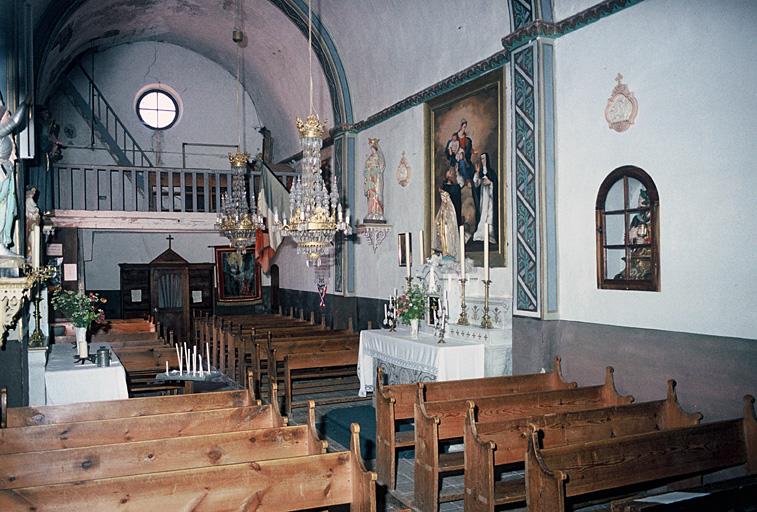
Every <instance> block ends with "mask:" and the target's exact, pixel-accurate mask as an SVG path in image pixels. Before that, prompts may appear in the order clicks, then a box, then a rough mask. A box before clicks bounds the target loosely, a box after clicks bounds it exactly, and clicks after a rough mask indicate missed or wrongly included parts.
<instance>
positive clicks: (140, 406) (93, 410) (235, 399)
mask: <svg viewBox="0 0 757 512" xmlns="http://www.w3.org/2000/svg"><path fill="white" fill-rule="evenodd" d="M250 380H252V379H250ZM1 393H2V395H3V399H2V400H0V402H1V403H2V411H1V414H0V416H1V417H2V418H3V421H2V422H1V423H2V424H3V425H4V426H5V427H25V426H31V425H51V424H57V423H70V422H78V421H98V420H106V419H113V418H132V417H137V416H150V415H154V414H165V413H175V412H190V411H207V410H213V409H225V408H229V407H243V406H251V405H257V404H258V400H257V399H256V397H255V394H254V391H253V390H252V388H251V387H248V388H247V389H246V390H235V391H218V392H214V393H202V394H194V395H177V396H160V397H147V398H129V399H126V400H108V401H102V402H83V403H75V404H68V405H41V406H33V407H13V408H7V406H6V404H7V401H6V400H7V399H6V398H5V396H6V393H5V390H2V392H1Z"/></svg>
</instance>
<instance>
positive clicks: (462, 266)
mask: <svg viewBox="0 0 757 512" xmlns="http://www.w3.org/2000/svg"><path fill="white" fill-rule="evenodd" d="M460 279H465V226H460Z"/></svg>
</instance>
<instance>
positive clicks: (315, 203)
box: [273, 0, 352, 266]
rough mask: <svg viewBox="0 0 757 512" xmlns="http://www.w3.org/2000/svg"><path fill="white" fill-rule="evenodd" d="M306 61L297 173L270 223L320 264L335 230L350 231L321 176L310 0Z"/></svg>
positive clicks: (334, 190) (321, 131)
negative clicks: (305, 111)
mask: <svg viewBox="0 0 757 512" xmlns="http://www.w3.org/2000/svg"><path fill="white" fill-rule="evenodd" d="M308 52H309V53H308V63H309V71H310V75H309V78H310V115H308V117H307V119H306V120H305V121H303V120H302V119H300V118H299V117H298V118H297V130H298V131H299V132H300V144H301V145H302V159H301V160H300V175H299V176H298V177H297V179H296V180H295V182H294V184H293V185H292V190H291V191H290V192H289V217H287V216H286V214H285V213H284V215H283V216H282V217H279V212H278V210H275V211H274V218H273V224H274V225H275V226H276V227H277V228H278V229H280V230H281V234H282V235H283V236H289V237H291V238H292V240H293V241H294V242H295V243H296V244H297V254H302V255H304V256H305V257H306V264H307V265H308V266H309V265H310V264H311V263H314V264H316V265H320V264H321V258H322V257H324V256H325V255H326V254H328V252H329V248H331V247H332V246H333V241H334V236H335V235H336V233H337V232H341V233H343V234H344V235H350V234H352V228H351V227H350V211H349V209H346V210H343V208H342V204H341V203H340V201H339V192H338V186H337V181H336V176H332V178H331V191H329V190H328V188H327V187H326V184H325V183H324V181H323V176H322V175H321V145H322V144H323V134H324V132H325V129H326V127H325V124H324V123H322V122H321V121H320V120H319V119H318V115H317V114H316V113H315V112H314V110H313V24H312V14H311V5H310V0H308Z"/></svg>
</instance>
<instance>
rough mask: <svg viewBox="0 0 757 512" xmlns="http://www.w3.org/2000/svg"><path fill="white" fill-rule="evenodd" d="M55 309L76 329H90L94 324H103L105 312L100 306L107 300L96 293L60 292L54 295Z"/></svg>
mask: <svg viewBox="0 0 757 512" xmlns="http://www.w3.org/2000/svg"><path fill="white" fill-rule="evenodd" d="M51 302H52V303H53V307H54V308H55V309H56V310H57V311H60V312H61V313H63V314H64V315H65V316H66V317H68V318H69V319H70V320H71V322H73V324H74V327H89V324H91V323H92V322H97V323H103V322H104V321H105V312H104V311H103V310H102V309H100V304H101V303H102V304H104V303H105V302H107V299H105V298H101V297H99V296H98V295H97V294H96V293H92V292H90V293H78V292H73V291H69V290H58V291H56V292H55V293H54V294H53V298H52V301H51Z"/></svg>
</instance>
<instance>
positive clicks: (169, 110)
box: [137, 89, 179, 130]
mask: <svg viewBox="0 0 757 512" xmlns="http://www.w3.org/2000/svg"><path fill="white" fill-rule="evenodd" d="M137 115H138V116H139V119H140V120H141V121H142V122H143V123H144V124H145V125H147V126H148V127H150V128H153V129H154V130H165V129H166V128H170V127H171V126H173V124H174V123H175V122H176V120H177V119H178V118H179V105H178V103H177V102H176V99H174V97H173V96H171V95H170V94H168V93H167V92H166V91H164V90H161V89H148V90H146V91H144V92H143V93H142V95H141V96H140V97H139V99H137Z"/></svg>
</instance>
